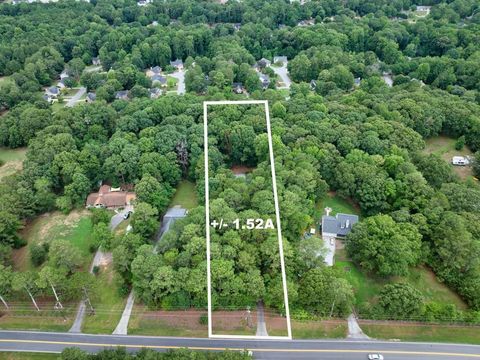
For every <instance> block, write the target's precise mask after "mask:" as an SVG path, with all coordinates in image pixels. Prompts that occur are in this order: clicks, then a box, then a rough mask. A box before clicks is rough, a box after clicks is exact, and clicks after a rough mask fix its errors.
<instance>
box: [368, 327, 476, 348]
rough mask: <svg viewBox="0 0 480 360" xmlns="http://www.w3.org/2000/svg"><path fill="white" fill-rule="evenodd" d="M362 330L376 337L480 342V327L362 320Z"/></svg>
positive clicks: (466, 342) (404, 339) (467, 342)
mask: <svg viewBox="0 0 480 360" xmlns="http://www.w3.org/2000/svg"><path fill="white" fill-rule="evenodd" d="M360 327H361V328H362V330H363V331H364V332H365V333H366V334H367V335H368V336H370V337H373V338H375V339H400V340H403V341H425V342H432V341H433V342H447V343H465V344H480V327H478V326H454V325H430V324H428V325H426V324H402V323H393V322H382V323H378V324H372V323H367V322H360Z"/></svg>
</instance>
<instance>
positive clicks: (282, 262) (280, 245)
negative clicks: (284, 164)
mask: <svg viewBox="0 0 480 360" xmlns="http://www.w3.org/2000/svg"><path fill="white" fill-rule="evenodd" d="M255 104H257V105H259V104H263V105H264V106H265V118H266V122H267V137H268V147H269V153H270V163H271V167H272V186H273V198H274V203H275V214H276V221H277V235H278V248H279V255H280V266H281V272H282V284H283V295H284V303H285V316H286V318H287V333H288V336H253V335H252V336H250V335H220V334H213V331H212V283H211V273H210V271H211V269H210V206H209V201H210V195H209V190H208V187H209V179H208V177H209V173H208V122H207V115H208V109H207V107H208V105H255ZM203 131H204V136H203V140H204V153H205V155H204V158H205V221H206V222H205V234H206V238H207V239H206V240H207V246H206V248H207V290H208V291H207V304H208V337H210V338H222V339H270V340H275V339H279V340H284V339H288V340H291V339H292V327H291V321H290V307H289V304H288V289H287V276H286V271H285V260H284V257H283V256H284V255H283V239H282V229H281V224H280V207H279V205H278V193H277V179H276V175H275V160H274V156H273V141H272V131H271V126H270V113H269V107H268V101H267V100H232V101H230V100H221V101H204V102H203Z"/></svg>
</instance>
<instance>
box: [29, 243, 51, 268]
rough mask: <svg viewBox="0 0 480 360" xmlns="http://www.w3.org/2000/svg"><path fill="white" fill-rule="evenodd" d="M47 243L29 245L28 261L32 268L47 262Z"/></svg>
mask: <svg viewBox="0 0 480 360" xmlns="http://www.w3.org/2000/svg"><path fill="white" fill-rule="evenodd" d="M47 255H48V243H42V244H35V243H34V244H32V245H30V260H31V261H32V264H33V265H34V266H40V265H42V264H43V263H44V262H45V260H47Z"/></svg>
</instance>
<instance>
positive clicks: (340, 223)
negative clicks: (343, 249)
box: [322, 208, 358, 239]
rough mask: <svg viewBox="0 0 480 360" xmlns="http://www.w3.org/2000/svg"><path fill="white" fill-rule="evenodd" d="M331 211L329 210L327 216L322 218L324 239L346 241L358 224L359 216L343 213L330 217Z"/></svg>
mask: <svg viewBox="0 0 480 360" xmlns="http://www.w3.org/2000/svg"><path fill="white" fill-rule="evenodd" d="M329 210H331V209H328V208H327V215H323V216H322V237H328V238H339V239H344V238H345V237H346V236H347V235H348V234H349V233H350V232H351V231H352V226H353V225H355V224H356V223H357V222H358V216H357V215H352V214H342V213H338V214H337V215H335V216H330V215H329V213H330V211H329Z"/></svg>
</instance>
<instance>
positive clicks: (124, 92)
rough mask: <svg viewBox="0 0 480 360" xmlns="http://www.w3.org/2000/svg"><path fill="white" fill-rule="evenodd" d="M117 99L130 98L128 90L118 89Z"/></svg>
mask: <svg viewBox="0 0 480 360" xmlns="http://www.w3.org/2000/svg"><path fill="white" fill-rule="evenodd" d="M115 99H119V100H128V90H122V91H117V92H116V93H115Z"/></svg>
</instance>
